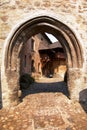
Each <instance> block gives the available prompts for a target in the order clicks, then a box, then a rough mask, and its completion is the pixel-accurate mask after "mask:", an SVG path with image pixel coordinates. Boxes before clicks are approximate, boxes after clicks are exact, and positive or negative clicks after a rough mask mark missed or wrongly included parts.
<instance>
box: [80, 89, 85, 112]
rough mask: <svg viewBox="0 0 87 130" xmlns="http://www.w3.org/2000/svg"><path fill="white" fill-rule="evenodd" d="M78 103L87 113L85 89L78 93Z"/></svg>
mask: <svg viewBox="0 0 87 130" xmlns="http://www.w3.org/2000/svg"><path fill="white" fill-rule="evenodd" d="M79 103H80V104H81V106H82V108H83V110H84V111H85V112H86V113H87V89H84V90H82V91H81V92H80V93H79Z"/></svg>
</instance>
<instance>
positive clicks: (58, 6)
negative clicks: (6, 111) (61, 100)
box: [0, 0, 87, 104]
mask: <svg viewBox="0 0 87 130" xmlns="http://www.w3.org/2000/svg"><path fill="white" fill-rule="evenodd" d="M41 13H42V14H44V15H46V14H47V15H48V16H51V17H52V16H54V15H55V17H56V19H58V20H59V21H61V22H62V23H64V24H65V25H67V26H68V27H69V28H70V29H71V30H72V31H73V32H74V34H75V36H76V37H77V39H78V40H79V41H80V43H81V47H82V50H83V51H82V52H83V66H82V68H81V69H79V70H78V69H77V68H75V69H74V70H73V69H69V78H68V79H69V82H70V84H72V85H70V84H69V85H70V86H72V88H73V87H74V86H76V85H77V86H78V87H77V88H75V89H73V90H72V89H70V91H71V92H72V93H73V92H74V91H75V92H77V90H79V88H80V90H79V91H81V90H83V89H84V88H85V87H86V84H87V2H86V0H32V1H31V0H4V1H3V0H1V1H0V54H1V55H0V66H1V64H2V62H3V59H2V52H3V46H4V45H5V43H6V40H9V36H10V34H11V30H14V29H15V27H19V23H20V22H21V21H23V20H24V19H27V20H28V19H29V18H33V16H36V15H37V16H39V14H40V15H41ZM6 47H7V46H6V45H5V46H4V50H5V48H6ZM6 51H7V50H6ZM75 70H76V73H75ZM2 72H3V66H2ZM77 72H78V73H77ZM73 73H74V74H73ZM75 74H76V75H77V77H76V79H75V77H74V75H75ZM79 74H80V77H79ZM2 77H4V76H3V74H2ZM14 78H15V77H14ZM6 79H7V77H4V79H3V78H2V81H1V82H3V83H4V84H5V86H6V85H7V83H6ZM72 79H73V80H74V79H75V82H74V83H73V82H72ZM80 80H82V84H80ZM11 82H12V81H11ZM79 84H80V85H79ZM2 88H3V86H2ZM7 89H8V88H7ZM2 91H8V90H6V88H5V89H4V90H2ZM79 91H78V93H79ZM4 95H5V94H4ZM77 95H78V94H77V93H75V94H73V98H74V97H75V96H77ZM8 100H9V98H8V95H7V101H8ZM8 104H9V103H8Z"/></svg>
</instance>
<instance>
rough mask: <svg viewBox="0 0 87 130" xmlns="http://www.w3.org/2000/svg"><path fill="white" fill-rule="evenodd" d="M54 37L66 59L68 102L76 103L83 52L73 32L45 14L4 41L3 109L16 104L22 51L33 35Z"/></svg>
mask: <svg viewBox="0 0 87 130" xmlns="http://www.w3.org/2000/svg"><path fill="white" fill-rule="evenodd" d="M39 32H48V33H50V32H51V34H53V35H54V36H55V37H56V38H58V40H59V41H60V43H61V44H62V46H63V49H64V51H65V54H66V58H67V68H68V83H67V84H68V87H69V92H70V98H72V99H73V98H74V99H77V100H78V98H79V97H78V95H79V91H80V90H78V88H77V85H78V83H79V84H80V86H81V84H82V68H83V52H82V51H83V50H82V47H81V45H80V42H79V41H78V39H77V38H76V36H75V34H74V33H73V31H72V30H71V29H70V28H69V27H68V26H67V25H65V24H64V23H63V22H62V21H58V19H57V18H55V16H54V18H53V17H49V15H48V14H45V15H42V14H41V15H39V16H34V17H33V18H29V19H28V20H25V21H23V22H22V23H20V24H19V25H17V26H16V27H15V29H14V30H13V31H12V32H11V35H10V36H9V38H8V39H7V41H6V43H5V46H4V52H3V59H2V70H1V78H2V80H1V84H2V98H3V106H10V105H11V106H13V105H17V104H18V102H19V98H18V90H19V76H20V75H19V74H20V58H19V54H20V51H21V48H22V47H23V45H24V44H25V43H26V41H27V40H28V39H29V38H30V37H31V36H32V35H34V34H37V33H39Z"/></svg>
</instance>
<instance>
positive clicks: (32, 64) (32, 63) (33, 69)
mask: <svg viewBox="0 0 87 130" xmlns="http://www.w3.org/2000/svg"><path fill="white" fill-rule="evenodd" d="M31 71H32V72H35V67H34V60H32V61H31Z"/></svg>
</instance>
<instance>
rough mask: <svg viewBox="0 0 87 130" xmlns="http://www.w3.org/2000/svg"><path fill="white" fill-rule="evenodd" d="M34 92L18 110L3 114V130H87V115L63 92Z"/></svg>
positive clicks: (0, 122)
mask: <svg viewBox="0 0 87 130" xmlns="http://www.w3.org/2000/svg"><path fill="white" fill-rule="evenodd" d="M52 80H53V79H51V80H50V81H52ZM42 81H43V80H42ZM42 81H41V82H39V83H42ZM45 81H47V80H45ZM46 83H47V82H46ZM55 83H57V82H56V81H55ZM37 84H38V83H37ZM50 84H51V83H50ZM51 85H52V84H51ZM62 85H64V83H62ZM36 86H37V85H36ZM32 87H33V86H32ZM51 87H52V86H51ZM34 88H35V86H34V87H33V89H34ZM43 88H44V87H43ZM48 88H49V87H48ZM30 89H31V88H30ZM33 89H32V91H31V93H33V94H29V95H27V94H28V93H29V92H27V94H25V95H26V96H24V98H23V102H21V103H20V104H19V105H18V106H17V107H15V108H7V109H2V110H1V111H0V130H87V115H86V113H85V112H84V111H83V109H82V108H81V106H80V104H79V103H77V102H72V101H71V100H69V99H68V98H67V96H65V95H64V94H63V93H62V92H52V90H51V92H50V93H49V92H47V91H46V92H40V93H34V92H35V91H36V90H33ZM57 90H58V89H57ZM27 91H28V90H27Z"/></svg>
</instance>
